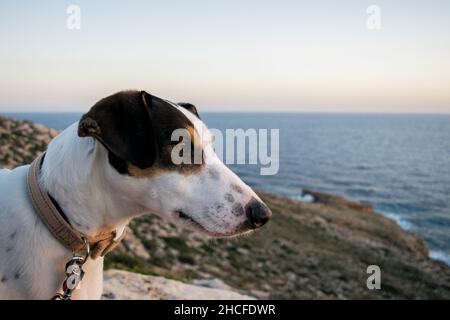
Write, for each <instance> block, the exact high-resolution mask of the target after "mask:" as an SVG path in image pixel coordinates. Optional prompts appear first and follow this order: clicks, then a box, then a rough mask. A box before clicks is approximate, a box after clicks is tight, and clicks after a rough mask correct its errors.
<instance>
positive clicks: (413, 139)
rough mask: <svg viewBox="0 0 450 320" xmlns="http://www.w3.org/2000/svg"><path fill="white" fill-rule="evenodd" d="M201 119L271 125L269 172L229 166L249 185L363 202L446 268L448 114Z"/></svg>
mask: <svg viewBox="0 0 450 320" xmlns="http://www.w3.org/2000/svg"><path fill="white" fill-rule="evenodd" d="M3 114H4V115H7V116H10V117H13V118H16V119H26V120H31V121H34V122H38V123H42V124H44V125H46V126H49V127H52V128H55V129H64V128H65V127H67V126H68V125H70V124H71V123H73V122H75V121H77V120H78V119H79V118H80V115H81V113H3ZM201 117H202V120H203V121H204V122H205V123H206V124H207V125H208V126H209V127H210V128H215V129H220V130H222V131H224V130H225V129H237V128H242V129H245V130H246V129H257V130H258V129H269V132H270V129H279V170H278V173H277V174H275V175H261V174H260V171H261V165H258V164H256V165H255V164H252V165H250V164H246V165H242V164H241V165H238V164H234V165H230V167H231V169H232V170H233V171H235V172H236V173H237V174H238V175H239V176H240V177H241V178H242V179H243V180H244V181H245V182H247V183H248V184H249V185H250V186H252V187H254V188H255V189H260V190H264V191H267V192H272V193H276V194H281V195H285V196H288V197H291V198H293V199H298V200H305V199H304V198H303V197H302V196H301V193H302V189H304V188H309V189H313V190H316V191H321V192H327V193H332V194H337V195H341V196H345V197H347V198H351V199H355V200H358V201H361V202H364V203H371V204H373V205H374V207H375V209H376V210H377V211H379V212H381V213H383V214H385V215H386V216H388V217H390V218H392V219H394V220H395V221H396V222H397V223H398V224H399V225H400V226H401V227H403V228H404V229H407V230H410V231H412V232H415V233H418V234H420V235H422V236H423V238H424V239H425V241H426V243H427V244H428V246H429V248H430V251H431V252H430V256H431V257H432V258H434V259H437V260H441V261H443V262H445V263H447V264H449V265H450V115H445V114H348V113H336V114H331V113H329V114H328V113H201ZM269 136H270V135H269ZM269 145H270V143H269ZM269 150H270V148H269ZM269 154H270V152H269Z"/></svg>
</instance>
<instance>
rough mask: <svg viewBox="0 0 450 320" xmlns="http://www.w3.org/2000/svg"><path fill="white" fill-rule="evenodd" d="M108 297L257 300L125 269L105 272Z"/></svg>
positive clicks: (104, 296)
mask: <svg viewBox="0 0 450 320" xmlns="http://www.w3.org/2000/svg"><path fill="white" fill-rule="evenodd" d="M103 288H104V289H103V299H105V300H211V299H212V300H254V299H255V298H253V297H250V296H246V295H243V294H239V293H237V292H235V291H231V290H229V289H218V288H207V287H202V286H196V285H192V284H186V283H183V282H180V281H176V280H169V279H165V278H163V277H155V276H146V275H141V274H136V273H131V272H127V271H122V270H108V271H105V273H104V285H103Z"/></svg>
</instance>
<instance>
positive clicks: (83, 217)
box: [40, 123, 143, 236]
mask: <svg viewBox="0 0 450 320" xmlns="http://www.w3.org/2000/svg"><path fill="white" fill-rule="evenodd" d="M77 127H78V124H77V123H75V124H73V125H72V126H70V127H69V128H67V129H66V130H64V131H63V132H62V133H61V134H60V135H59V136H58V137H56V138H55V139H53V140H52V142H51V143H50V144H49V146H48V149H47V153H46V156H45V159H44V163H43V165H42V171H41V172H42V173H41V177H40V183H41V186H43V188H44V189H45V190H46V191H47V192H48V193H49V194H50V195H51V196H52V197H53V198H54V199H55V200H56V201H57V202H58V204H59V206H60V207H61V209H62V210H63V211H64V214H65V215H66V217H67V219H68V220H69V222H70V223H71V224H72V226H73V227H74V228H76V229H77V230H78V231H80V232H82V233H84V234H86V235H89V236H95V235H96V234H98V233H99V232H102V231H105V230H113V229H117V228H118V227H120V226H122V225H123V224H126V223H128V221H129V220H130V219H131V218H132V217H133V216H136V215H138V214H140V213H142V211H143V208H139V207H136V202H135V200H136V199H133V197H132V196H130V195H129V192H127V190H125V188H126V184H121V183H114V181H112V180H114V179H116V181H117V179H119V177H118V176H117V175H118V173H117V172H116V171H115V170H114V169H113V168H112V167H111V166H110V165H109V163H108V152H107V150H106V149H105V148H104V147H103V146H102V145H101V144H100V143H99V142H97V141H96V140H95V139H94V138H80V137H78V134H77Z"/></svg>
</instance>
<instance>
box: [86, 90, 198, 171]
mask: <svg viewBox="0 0 450 320" xmlns="http://www.w3.org/2000/svg"><path fill="white" fill-rule="evenodd" d="M193 107H194V106H193ZM194 109H195V107H194ZM195 112H196V110H195ZM193 128H194V127H193V124H192V122H191V121H190V120H189V119H188V118H187V117H186V116H185V115H184V114H183V113H182V112H181V111H180V110H178V109H177V108H175V107H174V106H172V105H171V104H170V103H168V102H167V101H165V100H163V99H160V98H158V97H155V96H151V95H150V94H148V93H147V92H145V91H124V92H119V93H116V94H114V95H112V96H109V97H106V98H104V99H102V100H100V101H99V102H97V103H96V104H95V105H94V106H93V107H92V108H91V110H90V111H89V112H88V113H86V114H85V115H83V117H82V118H81V120H80V122H79V126H78V135H79V136H80V137H87V136H90V137H95V138H96V139H98V140H99V141H100V142H101V143H102V144H103V145H104V146H105V148H106V149H107V150H108V151H109V152H108V159H109V163H110V164H111V165H112V166H113V167H114V168H115V169H116V170H117V171H118V172H119V173H121V174H130V175H135V176H144V175H150V174H151V173H150V172H149V171H148V170H147V171H143V170H145V169H148V168H150V167H152V168H155V169H158V170H161V169H166V170H167V169H176V170H182V171H184V172H186V171H193V169H194V168H193V167H192V166H191V167H188V166H178V167H177V166H175V165H174V164H173V163H172V161H171V158H170V150H171V147H172V146H173V144H174V142H172V141H171V137H172V133H173V132H174V130H176V129H188V130H189V132H192V131H193V130H194V129H193Z"/></svg>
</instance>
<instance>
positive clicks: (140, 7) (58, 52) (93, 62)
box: [0, 0, 450, 113]
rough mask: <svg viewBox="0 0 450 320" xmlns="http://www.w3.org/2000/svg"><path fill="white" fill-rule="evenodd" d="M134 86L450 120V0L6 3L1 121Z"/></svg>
mask: <svg viewBox="0 0 450 320" xmlns="http://www.w3.org/2000/svg"><path fill="white" fill-rule="evenodd" d="M69 5H77V6H78V7H79V8H80V13H81V15H80V29H69V28H68V27H67V20H68V19H69V18H70V17H71V15H70V14H68V13H67V12H66V10H67V8H68V7H69ZM370 5H376V6H378V7H379V8H380V13H381V14H380V20H379V21H380V27H381V28H380V29H379V30H372V29H369V28H368V27H367V20H368V18H369V16H370V14H368V13H367V8H368V7H369V6H370ZM125 89H138V90H146V91H147V92H149V93H151V94H154V95H156V96H159V97H163V98H166V99H169V100H172V101H175V102H178V101H185V102H191V103H193V104H195V105H196V106H197V107H198V109H199V110H200V111H290V112H297V111H305V112H427V113H435V112H438V113H442V112H444V113H450V1H445V0H443V1H438V0H430V1H426V0H410V1H405V0H396V1H381V0H371V1H364V0H359V1H350V0H343V1H332V0H329V1H328V0H316V1H298V0H297V1H283V0H279V1H264V0H259V1H251V0H248V1H234V0H229V1H211V0H210V1H196V0H192V1H137V0H128V1H111V0H110V1H103V0H96V1H92V0H90V1H88V0H86V1H85V0H83V1H82V0H79V1H77V0H71V1H62V0H58V1H56V0H42V1H31V0H29V1H23V0H18V1H17V0H15V1H2V2H0V112H2V111H3V112H5V111H16V112H21V111H62V112H63V111H86V110H87V109H89V108H90V107H91V106H92V105H93V104H94V103H95V102H96V101H97V100H99V99H101V98H102V97H105V96H107V95H109V94H112V93H114V92H117V91H120V90H125Z"/></svg>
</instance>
